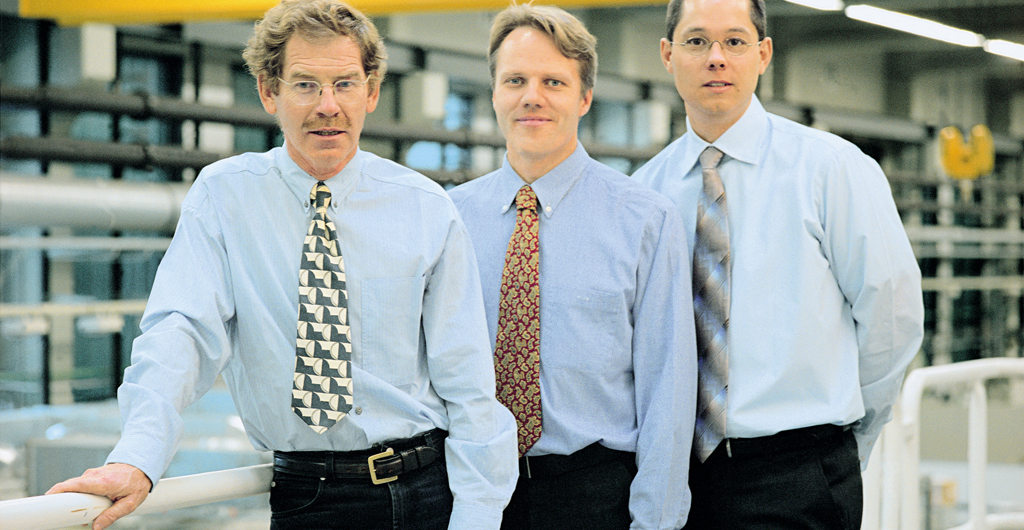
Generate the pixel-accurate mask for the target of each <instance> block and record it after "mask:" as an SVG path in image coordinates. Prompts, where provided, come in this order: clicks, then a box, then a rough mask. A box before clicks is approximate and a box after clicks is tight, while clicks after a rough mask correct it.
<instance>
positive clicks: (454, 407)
mask: <svg viewBox="0 0 1024 530" xmlns="http://www.w3.org/2000/svg"><path fill="white" fill-rule="evenodd" d="M315 182H316V180H315V179H314V178H313V177H311V176H309V175H308V174H307V173H306V172H304V171H303V170H302V169H300V168H299V167H298V166H297V165H296V164H295V162H294V161H293V160H292V159H291V158H290V157H289V156H288V154H287V152H286V150H285V149H284V148H277V149H273V150H271V151H269V152H266V153H248V154H243V155H240V156H236V157H232V158H229V159H226V160H222V161H220V162H217V163H214V164H211V165H210V166H208V167H207V168H206V169H204V170H203V171H202V172H201V173H200V175H199V177H198V179H197V180H196V182H195V183H194V184H193V186H192V188H191V190H190V191H189V193H188V195H187V197H186V198H185V200H184V202H183V204H182V209H181V218H180V220H179V223H178V227H177V231H176V233H175V235H174V239H173V240H172V242H171V245H170V247H169V248H168V250H167V253H166V255H165V256H164V258H163V261H162V262H161V264H160V268H159V270H158V272H157V276H156V281H155V284H154V286H153V291H152V293H151V295H150V299H149V303H148V304H147V306H146V312H145V315H144V316H143V319H142V323H141V327H142V331H143V333H142V335H141V336H140V337H139V338H138V339H136V341H135V343H134V346H133V349H132V365H131V367H130V368H129V369H128V370H127V371H126V372H125V380H124V384H123V385H122V386H121V388H120V389H119V390H118V399H119V401H120V404H121V414H122V423H123V433H122V437H121V440H120V442H119V443H118V444H117V446H116V447H115V449H114V451H113V452H112V453H111V454H110V456H109V458H108V462H122V463H128V464H132V465H134V466H136V467H138V468H139V469H141V470H142V471H143V472H145V473H146V475H148V476H149V477H150V478H151V479H153V480H154V482H155V481H156V480H157V479H158V478H159V477H160V476H161V474H162V473H163V472H164V471H165V470H166V468H167V465H168V463H169V462H170V459H171V457H172V456H173V453H174V451H175V448H176V445H177V443H178V441H179V439H180V437H181V432H182V420H181V416H180V412H181V410H182V409H184V408H185V407H186V406H188V405H189V404H190V403H193V402H194V401H196V400H197V399H198V398H199V397H200V396H201V395H202V394H203V393H205V392H206V391H207V390H208V389H209V388H210V386H211V385H212V384H213V383H214V381H215V379H216V377H217V375H218V374H223V376H224V379H225V381H226V382H227V385H228V387H229V389H230V391H231V394H232V397H233V398H234V402H235V405H236V406H237V407H238V410H239V413H240V416H241V418H242V422H243V424H244V425H245V430H246V433H247V434H248V436H249V439H250V440H251V441H252V444H253V446H254V447H256V449H258V450H275V451H325V450H334V451H350V450H362V449H367V448H369V447H370V446H371V445H372V444H374V443H378V442H383V441H387V440H392V439H397V438H407V437H410V436H413V435H416V434H418V433H421V432H424V431H429V430H431V429H434V428H441V429H445V430H447V431H449V437H448V439H447V441H446V443H445V454H446V457H447V466H448V472H449V479H450V483H451V488H452V492H453V494H454V497H455V504H454V509H453V514H452V518H451V526H450V527H451V528H464V529H473V530H476V529H478V528H495V529H496V528H498V522H499V521H500V519H501V512H502V510H503V509H504V507H505V505H506V504H507V502H508V499H509V498H510V497H511V494H512V491H513V490H514V488H515V481H516V479H517V477H518V468H517V467H516V432H515V421H514V419H513V418H512V415H511V414H510V413H509V412H508V410H507V409H505V408H504V407H503V406H502V405H501V404H500V403H499V402H498V401H497V399H495V396H494V366H493V362H492V355H491V352H490V350H488V342H487V331H486V330H487V328H486V323H485V321H484V311H483V306H482V299H481V295H480V286H479V280H478V273H477V267H476V261H475V258H474V253H473V249H472V245H471V242H470V240H469V237H468V234H467V233H466V230H465V227H464V226H463V224H462V222H461V221H460V220H459V216H458V213H457V212H456V210H455V208H454V207H453V205H452V202H451V200H450V199H449V198H448V196H447V195H446V194H445V192H444V190H442V189H441V187H440V186H438V185H436V184H435V183H433V182H431V181H429V180H428V179H427V178H426V177H423V176H422V175H419V174H417V173H415V172H413V171H411V170H409V169H407V168H404V167H402V166H400V165H398V164H395V163H393V162H390V161H388V160H384V159H381V158H379V157H377V156H375V155H373V154H370V153H367V152H363V151H359V152H358V154H357V155H356V156H355V157H354V158H353V159H352V160H351V161H350V162H349V163H348V164H347V165H346V166H345V168H344V169H343V170H342V171H341V172H340V173H338V174H337V175H335V176H334V177H332V178H331V179H329V180H327V181H326V184H327V186H328V187H329V188H330V190H331V194H332V200H331V204H330V207H329V210H328V216H329V217H330V218H331V219H332V220H333V221H334V224H335V226H336V228H337V236H338V240H339V244H340V249H341V253H342V256H343V257H344V260H345V273H346V277H347V279H346V286H347V289H348V304H349V305H348V308H349V324H350V326H351V343H352V373H353V376H352V377H353V383H354V391H353V393H354V404H353V408H352V411H351V412H350V413H349V414H348V415H347V416H346V417H345V418H344V419H343V420H342V421H341V422H339V423H338V424H337V425H335V426H333V427H332V428H331V429H330V430H328V431H327V432H326V433H324V434H317V433H316V432H314V431H313V430H312V429H310V428H309V427H308V426H307V425H306V424H305V423H304V422H303V421H302V420H301V419H300V418H299V417H298V416H297V415H296V414H295V413H293V412H292V410H291V399H292V374H293V371H294V367H295V339H296V322H297V316H298V309H297V307H298V292H299V291H298V289H299V277H298V272H299V257H300V253H301V249H302V242H303V237H304V236H305V234H306V229H307V227H308V226H309V223H310V220H311V219H312V216H313V213H314V211H313V206H312V205H311V204H310V200H309V194H310V190H311V189H312V188H313V185H314V184H315Z"/></svg>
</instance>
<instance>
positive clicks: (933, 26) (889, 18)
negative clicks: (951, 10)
mask: <svg viewBox="0 0 1024 530" xmlns="http://www.w3.org/2000/svg"><path fill="white" fill-rule="evenodd" d="M846 16H848V17H850V18H854V19H857V20H860V21H863V22H870V23H871V24H878V25H879V26H885V27H887V28H892V29H895V30H899V31H906V32H907V33H913V34H914V35H920V36H922V37H928V38H932V39H937V40H941V41H945V42H949V43H951V44H959V45H960V46H981V44H982V41H984V38H983V37H982V36H981V35H978V34H977V33H974V32H972V31H967V30H964V29H958V28H954V27H952V26H947V25H945V24H939V23H938V22H934V21H931V20H925V19H923V18H918V17H914V16H910V15H905V14H903V13H897V12H895V11H888V10H886V9H879V8H877V7H873V6H868V5H855V6H847V7H846Z"/></svg>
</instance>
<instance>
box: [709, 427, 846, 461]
mask: <svg viewBox="0 0 1024 530" xmlns="http://www.w3.org/2000/svg"><path fill="white" fill-rule="evenodd" d="M849 429H850V426H848V425H814V426H811V427H803V428H800V429H792V430H788V431H782V432H779V433H776V434H772V435H770V436H761V437H758V438H726V439H725V441H723V442H722V443H721V445H719V446H718V447H717V448H716V449H715V452H716V453H717V452H719V451H721V452H724V453H725V455H726V456H727V457H729V458H749V457H755V456H761V455H765V454H771V453H784V452H790V451H805V450H807V449H810V448H812V447H816V446H819V445H821V444H822V443H825V442H828V441H831V439H832V438H833V437H838V436H839V435H840V434H842V433H843V432H845V431H847V430H849Z"/></svg>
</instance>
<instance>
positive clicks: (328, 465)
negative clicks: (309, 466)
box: [320, 451, 334, 480]
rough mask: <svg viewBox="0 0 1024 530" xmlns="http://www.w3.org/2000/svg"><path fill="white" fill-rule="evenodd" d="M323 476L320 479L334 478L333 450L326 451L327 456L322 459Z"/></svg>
mask: <svg viewBox="0 0 1024 530" xmlns="http://www.w3.org/2000/svg"><path fill="white" fill-rule="evenodd" d="M324 463H325V466H324V476H323V477H321V478H320V480H325V479H326V478H327V477H331V479H334V451H327V458H325V459H324Z"/></svg>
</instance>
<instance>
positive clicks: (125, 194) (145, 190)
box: [0, 173, 189, 233]
mask: <svg viewBox="0 0 1024 530" xmlns="http://www.w3.org/2000/svg"><path fill="white" fill-rule="evenodd" d="M188 187H189V185H188V184H159V183H151V182H126V181H113V180H101V179H72V180H54V179H48V178H41V177H35V178H32V177H25V176H18V175H13V174H10V173H2V174H0V224H2V225H4V226H14V225H22V226H69V227H75V228H101V229H107V230H150V231H157V232H164V233H171V232H173V231H174V227H175V225H176V224H177V222H178V215H179V212H180V208H181V201H182V200H183V199H184V198H185V193H186V192H187V191H188Z"/></svg>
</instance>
